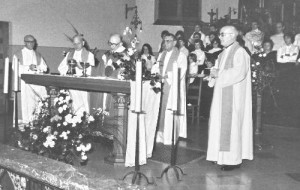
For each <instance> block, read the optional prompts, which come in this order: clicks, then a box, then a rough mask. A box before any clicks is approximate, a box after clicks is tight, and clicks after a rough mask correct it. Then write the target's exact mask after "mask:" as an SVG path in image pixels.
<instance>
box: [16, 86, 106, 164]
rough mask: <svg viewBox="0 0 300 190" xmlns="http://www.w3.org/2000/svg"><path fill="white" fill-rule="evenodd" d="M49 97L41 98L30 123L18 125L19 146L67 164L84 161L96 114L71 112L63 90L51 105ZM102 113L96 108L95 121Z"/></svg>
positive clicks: (66, 92) (70, 101) (69, 101)
mask: <svg viewBox="0 0 300 190" xmlns="http://www.w3.org/2000/svg"><path fill="white" fill-rule="evenodd" d="M49 99H50V97H46V98H43V99H41V100H40V101H39V103H38V106H37V108H36V110H35V112H34V116H33V119H32V121H31V122H30V123H29V125H26V126H20V127H19V132H20V133H19V139H18V146H19V147H20V148H22V149H24V150H27V151H31V152H33V153H36V154H39V155H43V156H46V157H49V158H52V159H55V160H59V161H63V162H66V163H69V164H75V163H82V162H85V161H87V159H88V158H87V153H88V152H89V151H90V150H91V148H92V145H91V142H90V140H89V139H90V138H88V136H89V135H90V134H91V133H92V130H91V129H92V127H91V126H93V125H95V124H96V123H95V117H94V116H92V115H89V114H87V113H86V112H79V113H73V111H72V107H71V105H72V100H71V98H70V94H69V92H68V91H66V90H60V91H59V93H58V95H57V97H56V98H55V99H54V106H53V107H51V106H50V105H49ZM105 115H106V114H105V113H104V112H103V111H102V110H98V112H97V115H96V117H97V118H96V120H97V121H98V122H99V121H100V120H102V119H104V116H105ZM100 123H101V121H100Z"/></svg>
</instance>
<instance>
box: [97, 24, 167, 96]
mask: <svg viewBox="0 0 300 190" xmlns="http://www.w3.org/2000/svg"><path fill="white" fill-rule="evenodd" d="M128 30H129V31H130V29H128ZM124 34H126V35H127V34H132V33H130V32H127V33H125V32H124ZM139 43H140V42H139V40H138V38H137V36H136V35H134V37H133V38H132V39H131V40H130V46H129V47H128V48H127V49H125V48H124V51H123V52H111V51H106V52H105V54H104V56H103V57H102V59H104V60H105V62H107V65H112V67H106V68H105V75H106V76H110V77H115V78H118V79H119V80H133V81H134V80H135V73H136V70H135V67H136V66H135V64H136V61H142V64H143V67H142V77H143V80H150V84H151V86H152V89H153V90H154V91H155V92H156V93H157V92H159V91H160V90H161V89H160V85H159V82H160V76H159V75H158V74H153V73H151V72H150V71H149V70H148V69H147V67H146V63H145V62H144V61H143V60H142V59H141V55H140V53H139V52H138V51H137V44H139ZM116 71H117V72H116Z"/></svg>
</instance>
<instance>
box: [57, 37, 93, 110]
mask: <svg viewBox="0 0 300 190" xmlns="http://www.w3.org/2000/svg"><path fill="white" fill-rule="evenodd" d="M84 45H85V40H84V38H83V36H82V35H80V34H77V35H75V36H74V37H73V46H74V48H73V49H71V50H70V51H69V52H68V53H67V54H66V56H65V58H64V59H63V60H62V62H61V63H60V65H59V67H58V71H59V72H60V74H61V75H66V74H67V73H68V72H70V70H72V68H71V66H70V65H69V63H70V62H71V61H73V62H74V63H75V65H74V66H75V73H74V74H75V75H77V76H82V75H83V67H82V66H81V65H80V62H84V63H89V65H90V67H88V68H86V74H87V75H88V76H90V75H91V72H92V68H91V66H95V59H94V54H92V53H91V52H89V51H88V50H87V49H86V48H85V47H84ZM70 95H71V97H72V100H73V109H74V111H75V112H78V111H79V112H84V111H85V112H88V113H89V110H90V107H89V101H88V100H89V98H88V92H86V91H80V90H70Z"/></svg>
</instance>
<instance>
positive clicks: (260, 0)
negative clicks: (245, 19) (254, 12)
mask: <svg viewBox="0 0 300 190" xmlns="http://www.w3.org/2000/svg"><path fill="white" fill-rule="evenodd" d="M261 3H262V0H259V5H258V6H259V8H262V6H261Z"/></svg>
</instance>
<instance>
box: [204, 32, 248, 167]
mask: <svg viewBox="0 0 300 190" xmlns="http://www.w3.org/2000/svg"><path fill="white" fill-rule="evenodd" d="M237 36H238V32H237V30H236V29H235V28H234V27H233V26H225V27H223V28H222V29H221V31H220V40H221V44H222V45H223V46H224V50H223V52H222V53H221V54H220V55H219V57H218V60H217V61H216V65H215V66H214V68H213V69H212V70H211V80H210V81H209V85H210V86H214V94H213V100H212V105H211V111H210V119H209V138H208V149H207V158H206V159H207V160H209V161H212V162H216V163H217V164H218V165H222V167H221V169H222V170H225V171H228V170H233V169H235V168H238V167H239V166H240V164H241V163H242V160H243V159H248V160H252V159H253V135H252V134H253V132H252V97H251V96H252V95H251V70H250V57H249V55H248V53H247V52H246V51H245V49H244V48H242V47H241V46H240V45H239V44H238V42H237V41H236V37H237Z"/></svg>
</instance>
